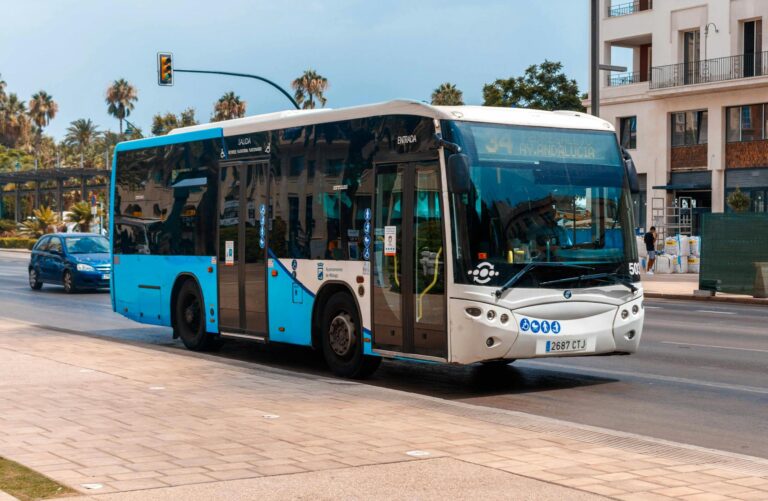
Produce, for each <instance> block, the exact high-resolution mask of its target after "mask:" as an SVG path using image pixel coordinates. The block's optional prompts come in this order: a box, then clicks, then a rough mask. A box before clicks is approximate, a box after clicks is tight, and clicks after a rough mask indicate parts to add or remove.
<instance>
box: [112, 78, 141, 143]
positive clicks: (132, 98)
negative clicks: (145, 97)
mask: <svg viewBox="0 0 768 501" xmlns="http://www.w3.org/2000/svg"><path fill="white" fill-rule="evenodd" d="M138 100H139V97H138V95H137V93H136V88H135V87H134V86H133V85H131V84H129V83H128V82H127V81H126V80H125V79H124V78H121V79H120V80H115V81H114V82H113V83H112V85H110V86H109V87H108V88H107V97H106V99H105V101H106V103H107V104H108V105H109V107H108V108H107V112H108V113H109V114H110V115H112V116H113V117H115V118H117V119H118V120H119V121H120V134H122V133H123V120H125V118H126V117H129V116H130V115H131V111H132V110H133V108H134V103H135V102H136V101H138Z"/></svg>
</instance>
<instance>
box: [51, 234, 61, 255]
mask: <svg viewBox="0 0 768 501" xmlns="http://www.w3.org/2000/svg"><path fill="white" fill-rule="evenodd" d="M48 252H52V253H54V254H62V250H61V239H60V238H58V237H52V238H51V241H50V242H48Z"/></svg>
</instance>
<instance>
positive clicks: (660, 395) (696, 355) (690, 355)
mask: <svg viewBox="0 0 768 501" xmlns="http://www.w3.org/2000/svg"><path fill="white" fill-rule="evenodd" d="M26 259H27V257H26V256H25V255H23V254H21V255H20V254H12V253H9V252H4V251H0V297H2V303H0V317H10V318H15V319H19V320H24V321H28V322H34V323H37V324H41V325H46V326H52V327H54V328H57V329H68V330H74V331H82V332H87V333H89V334H91V335H98V336H102V337H108V338H110V339H114V340H116V341H129V342H140V343H143V344H147V345H162V346H170V347H174V348H178V349H179V350H180V355H181V354H182V353H183V354H185V355H187V354H189V353H188V352H186V351H183V350H184V348H183V346H182V345H181V343H180V342H178V341H173V340H172V339H171V334H170V330H169V329H165V328H157V327H151V326H144V325H141V324H136V323H134V322H132V321H130V320H127V319H125V318H123V317H121V316H120V315H117V314H115V313H113V312H112V310H111V306H110V302H109V295H108V294H106V293H83V294H77V295H71V296H70V295H67V294H65V293H64V292H63V290H62V289H61V288H60V287H54V286H45V287H44V288H43V290H41V291H38V292H35V291H32V290H31V289H30V288H29V286H28V285H27V279H26V262H27V261H26ZM646 308H647V311H646V323H645V329H644V332H643V339H642V342H641V351H640V352H639V353H637V354H634V355H631V356H620V357H580V358H569V359H549V360H529V361H518V362H515V363H514V364H513V365H510V366H508V367H505V368H501V369H487V368H483V367H474V366H472V367H450V366H431V365H426V364H410V363H403V362H393V361H385V362H384V364H382V368H381V369H380V370H379V371H378V372H377V373H376V374H375V376H374V377H373V378H372V379H371V380H369V381H368V382H367V384H372V385H377V386H385V387H390V388H396V389H400V390H405V391H412V392H416V393H421V394H425V395H431V396H435V397H440V398H447V399H452V400H459V401H464V402H469V403H473V404H477V405H484V406H490V407H498V408H504V409H512V410H517V411H523V412H529V413H532V414H538V415H543V416H548V417H554V418H558V419H564V420H567V421H573V422H578V423H583V424H588V425H593V426H601V427H605V428H610V429H615V430H620V431H624V432H630V433H637V434H641V435H648V436H652V437H656V438H662V439H667V440H673V441H677V442H683V443H688V444H693V445H698V446H702V447H710V448H714V449H719V450H725V451H731V452H737V453H742V454H748V455H752V456H758V457H763V458H768V308H765V307H761V306H746V305H730V304H723V303H718V304H710V303H704V302H695V301H662V300H647V301H646ZM73 335H75V334H73ZM191 356H194V355H191ZM217 356H220V357H222V359H223V360H226V359H237V360H243V361H247V362H257V363H260V364H266V365H270V366H274V367H279V368H283V369H290V370H297V371H302V372H305V373H310V374H318V375H323V376H328V375H329V374H328V372H327V371H326V369H325V368H324V367H323V363H322V361H321V360H320V357H319V356H318V355H317V354H315V353H313V352H312V351H311V350H307V349H302V348H294V347H285V346H278V345H269V346H263V345H259V344H257V343H253V342H248V341H242V340H229V341H228V342H227V343H226V344H225V345H224V346H223V347H222V348H221V350H220V351H219V352H218V354H217Z"/></svg>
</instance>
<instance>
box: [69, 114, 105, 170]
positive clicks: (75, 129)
mask: <svg viewBox="0 0 768 501" xmlns="http://www.w3.org/2000/svg"><path fill="white" fill-rule="evenodd" d="M100 134H101V132H99V128H98V126H97V125H96V124H94V123H93V122H92V121H91V119H90V118H89V119H85V118H79V119H77V120H75V121H73V122H72V123H70V124H69V127H67V134H66V136H64V143H65V144H66V145H67V146H72V147H74V148H76V149H77V152H78V153H79V154H80V166H81V167H82V166H83V165H84V164H85V158H84V157H85V152H86V150H87V149H88V148H90V147H91V145H92V144H93V143H94V141H95V140H96V138H98V137H99V135H100Z"/></svg>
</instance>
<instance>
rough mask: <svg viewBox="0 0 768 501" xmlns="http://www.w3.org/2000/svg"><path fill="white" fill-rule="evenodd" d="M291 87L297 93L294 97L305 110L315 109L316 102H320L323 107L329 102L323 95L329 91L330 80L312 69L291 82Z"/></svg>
mask: <svg viewBox="0 0 768 501" xmlns="http://www.w3.org/2000/svg"><path fill="white" fill-rule="evenodd" d="M291 87H292V88H293V90H294V91H296V92H295V93H294V95H293V97H294V98H295V99H296V102H297V103H299V104H300V105H301V107H302V108H303V109H305V110H313V109H315V105H316V103H315V101H317V102H319V103H320V106H321V107H324V106H325V103H326V102H327V101H328V100H327V99H326V98H325V96H324V95H323V93H324V92H325V91H326V90H327V89H328V79H327V78H325V77H323V76H321V75H319V74H318V73H317V72H316V71H315V70H313V69H311V68H310V69H308V70H305V71H304V73H303V74H302V75H301V76H300V77H299V78H297V79H295V80H294V81H293V82H291Z"/></svg>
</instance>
